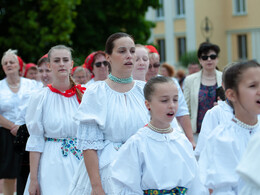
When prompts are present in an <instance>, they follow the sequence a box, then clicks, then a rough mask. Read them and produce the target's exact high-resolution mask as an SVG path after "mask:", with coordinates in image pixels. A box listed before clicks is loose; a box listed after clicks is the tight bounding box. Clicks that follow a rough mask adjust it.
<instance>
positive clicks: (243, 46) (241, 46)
mask: <svg viewBox="0 0 260 195" xmlns="http://www.w3.org/2000/svg"><path fill="white" fill-rule="evenodd" d="M238 58H239V59H240V60H245V59H247V37H246V35H238Z"/></svg>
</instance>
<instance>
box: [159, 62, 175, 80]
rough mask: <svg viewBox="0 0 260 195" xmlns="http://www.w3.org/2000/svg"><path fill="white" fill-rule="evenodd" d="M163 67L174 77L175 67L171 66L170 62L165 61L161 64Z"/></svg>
mask: <svg viewBox="0 0 260 195" xmlns="http://www.w3.org/2000/svg"><path fill="white" fill-rule="evenodd" d="M161 67H163V68H165V69H166V70H167V72H168V74H169V77H173V76H174V73H175V70H174V67H173V66H171V65H170V64H168V63H163V64H162V65H161Z"/></svg>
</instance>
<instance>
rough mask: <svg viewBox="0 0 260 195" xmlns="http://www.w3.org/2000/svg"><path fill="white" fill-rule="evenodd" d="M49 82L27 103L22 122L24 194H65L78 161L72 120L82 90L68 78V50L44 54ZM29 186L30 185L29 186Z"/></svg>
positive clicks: (57, 48) (60, 47) (79, 154)
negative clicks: (26, 165) (26, 170)
mask: <svg viewBox="0 0 260 195" xmlns="http://www.w3.org/2000/svg"><path fill="white" fill-rule="evenodd" d="M48 61H49V62H48V65H49V67H50V69H51V70H52V74H53V82H52V84H50V85H48V87H46V88H43V89H42V90H40V91H39V92H38V93H35V94H34V95H33V96H32V98H31V99H30V103H29V106H28V108H27V112H26V116H25V121H26V125H27V128H28V131H29V134H30V137H29V139H28V142H27V145H26V150H27V151H30V180H28V181H29V182H28V183H27V186H26V189H25V194H28V185H29V194H30V195H39V194H41V195H50V194H55V195H58V194H62V195H64V194H66V192H67V190H68V187H69V184H70V183H71V179H72V177H73V175H74V172H75V170H76V168H77V167H78V164H79V162H80V159H81V157H82V152H81V151H80V150H78V149H77V148H76V134H77V133H76V132H77V128H78V123H77V122H76V121H74V120H73V118H72V117H73V116H74V114H75V113H76V111H77V108H78V106H79V104H80V101H81V97H82V94H83V92H84V90H85V88H82V87H81V86H80V85H75V83H74V81H73V80H72V79H71V77H70V71H71V68H72V67H73V60H72V56H71V49H70V48H68V47H66V46H63V45H57V46H54V47H52V48H51V49H50V51H49V52H48ZM29 183H30V184H29Z"/></svg>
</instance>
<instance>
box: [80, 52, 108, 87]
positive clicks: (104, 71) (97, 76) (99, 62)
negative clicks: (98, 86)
mask: <svg viewBox="0 0 260 195" xmlns="http://www.w3.org/2000/svg"><path fill="white" fill-rule="evenodd" d="M85 66H86V68H87V69H89V70H90V71H91V72H92V73H93V76H94V77H93V78H92V79H91V80H90V81H88V82H87V84H86V87H87V86H89V85H90V84H92V83H94V82H96V81H103V80H106V79H107V76H108V73H109V69H110V64H109V62H108V61H107V60H106V54H105V52H103V51H97V52H93V53H91V54H90V55H89V56H88V57H87V58H86V60H85Z"/></svg>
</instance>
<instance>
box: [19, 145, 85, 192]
mask: <svg viewBox="0 0 260 195" xmlns="http://www.w3.org/2000/svg"><path fill="white" fill-rule="evenodd" d="M61 145H62V142H54V141H46V142H45V146H44V151H43V153H42V154H41V158H40V163H39V170H38V182H39V185H40V191H41V195H50V194H55V195H59V194H60V195H64V194H66V193H67V192H68V189H69V186H70V183H71V181H72V178H73V175H74V173H75V172H76V170H77V168H78V166H79V163H80V160H79V159H77V158H76V156H75V155H73V154H72V153H71V152H70V151H68V153H67V154H68V155H67V156H64V155H63V154H62V150H61ZM29 177H30V176H29ZM29 185H30V179H29V178H28V180H27V184H26V188H25V191H24V195H29V192H28V190H29Z"/></svg>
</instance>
